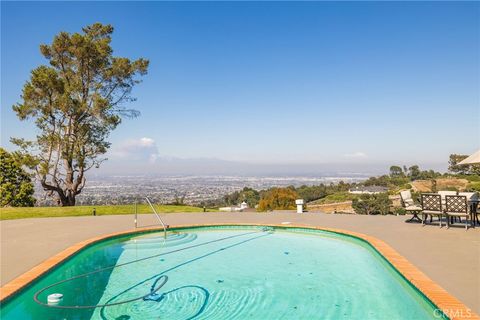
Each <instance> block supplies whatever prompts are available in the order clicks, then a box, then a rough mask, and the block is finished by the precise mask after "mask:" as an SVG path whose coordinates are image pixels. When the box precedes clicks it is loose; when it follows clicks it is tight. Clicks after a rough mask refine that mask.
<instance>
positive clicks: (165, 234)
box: [135, 197, 167, 239]
mask: <svg viewBox="0 0 480 320" xmlns="http://www.w3.org/2000/svg"><path fill="white" fill-rule="evenodd" d="M145 200H146V201H147V203H148V205H149V206H150V208H152V210H153V213H154V214H155V216H156V217H157V220H158V222H160V224H161V225H162V227H163V237H164V238H165V239H166V238H167V227H166V225H165V223H164V222H163V220H162V218H161V217H160V215H159V214H158V212H157V210H156V209H155V207H154V206H153V204H152V202H151V201H150V199H149V198H148V197H145ZM137 222H138V210H137V202H135V229H136V228H137Z"/></svg>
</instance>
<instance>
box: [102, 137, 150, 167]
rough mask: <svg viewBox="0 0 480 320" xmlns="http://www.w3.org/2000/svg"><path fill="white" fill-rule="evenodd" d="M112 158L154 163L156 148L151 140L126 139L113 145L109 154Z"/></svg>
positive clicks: (144, 138)
mask: <svg viewBox="0 0 480 320" xmlns="http://www.w3.org/2000/svg"><path fill="white" fill-rule="evenodd" d="M110 154H111V155H112V157H114V158H119V159H123V160H137V161H148V162H150V163H154V162H155V161H156V160H157V159H158V157H159V154H158V147H157V144H156V142H155V140H153V139H152V138H147V137H143V138H140V139H128V140H125V141H123V142H121V143H120V144H118V145H116V146H115V145H114V146H113V147H112V150H111V152H110Z"/></svg>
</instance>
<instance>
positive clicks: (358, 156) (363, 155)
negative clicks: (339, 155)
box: [344, 151, 368, 159]
mask: <svg viewBox="0 0 480 320" xmlns="http://www.w3.org/2000/svg"><path fill="white" fill-rule="evenodd" d="M344 157H345V158H349V159H366V158H368V156H367V154H366V153H365V152H361V151H357V152H354V153H347V154H345V155H344Z"/></svg>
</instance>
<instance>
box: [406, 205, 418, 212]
mask: <svg viewBox="0 0 480 320" xmlns="http://www.w3.org/2000/svg"><path fill="white" fill-rule="evenodd" d="M405 210H407V211H422V208H420V207H419V206H416V205H411V206H408V207H406V208H405Z"/></svg>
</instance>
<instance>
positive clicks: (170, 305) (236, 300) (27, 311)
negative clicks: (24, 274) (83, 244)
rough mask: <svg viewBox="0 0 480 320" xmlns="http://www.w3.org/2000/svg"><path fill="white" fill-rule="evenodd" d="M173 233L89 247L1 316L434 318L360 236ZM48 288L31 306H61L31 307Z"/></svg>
mask: <svg viewBox="0 0 480 320" xmlns="http://www.w3.org/2000/svg"><path fill="white" fill-rule="evenodd" d="M178 232H179V233H169V236H168V239H167V241H164V239H163V234H162V233H149V234H142V235H136V236H128V237H122V238H117V239H113V240H109V241H105V242H102V243H99V244H95V245H93V246H91V247H89V248H87V249H85V250H83V251H82V252H80V253H79V254H77V255H75V256H74V257H73V258H71V259H70V260H68V261H67V262H66V263H64V264H63V265H61V266H60V267H58V268H57V269H55V270H54V271H52V272H50V273H49V274H48V275H46V276H45V277H43V278H42V279H40V280H39V281H37V282H36V283H35V284H33V285H32V286H30V287H29V288H28V289H26V290H24V291H23V292H22V293H20V294H19V295H17V296H16V297H14V298H13V299H11V300H10V301H8V302H7V303H6V304H5V305H3V306H2V307H1V318H2V319H4V320H10V319H12V320H13V319H15V320H16V319H82V320H83V319H116V320H127V319H132V320H133V319H247V318H248V319H434V309H435V307H434V306H433V305H432V304H431V303H430V302H429V301H428V300H426V299H425V298H424V297H423V296H422V295H421V293H419V292H418V291H416V290H415V289H414V288H412V287H411V285H409V283H407V282H406V281H405V280H404V279H403V278H402V277H401V276H399V275H398V273H397V272H396V271H395V270H394V269H393V268H392V267H391V266H390V265H389V264H388V263H387V262H386V261H385V260H384V259H383V258H382V257H381V256H380V255H379V254H377V253H376V251H375V250H373V249H372V248H371V247H370V246H369V245H368V244H366V243H364V242H363V241H361V240H358V239H355V238H351V237H348V236H342V235H337V234H333V233H328V232H320V231H311V230H303V229H295V230H293V229H292V230H282V229H275V230H270V229H269V230H265V229H262V228H253V227H252V228H236V227H235V228H195V229H185V230H179V231H178ZM142 259H143V260H142ZM130 262H132V263H130ZM108 266H116V267H114V268H106V269H104V270H101V271H99V272H94V273H90V274H89V275H86V276H81V277H79V278H75V279H72V280H69V281H66V282H63V283H60V284H57V285H55V283H57V282H59V281H63V280H65V279H68V278H72V277H75V276H78V275H82V274H85V273H88V272H92V271H94V270H100V269H102V268H105V267H108ZM162 276H166V277H162ZM167 277H168V281H166V282H165V284H164V285H163V286H162V287H161V288H160V289H159V290H158V291H156V292H155V290H156V289H157V288H158V287H159V286H160V285H161V284H162V283H163V282H164V281H165V280H167V279H166V278H167ZM52 284H53V286H52V287H49V288H48V286H50V285H52ZM46 287H47V289H45V290H44V291H43V292H40V293H39V295H38V300H39V301H40V302H41V303H47V295H49V294H52V293H62V294H63V295H64V298H63V300H62V301H61V302H60V304H58V306H60V307H67V308H66V309H58V308H53V307H51V306H43V305H41V304H38V303H37V302H35V301H34V299H33V296H34V295H35V293H36V292H39V290H42V289H43V288H46ZM145 296H146V297H145ZM142 297H144V298H142ZM133 299H138V300H135V301H132V302H128V303H122V302H125V301H128V300H133ZM115 303H119V304H117V305H111V306H106V307H97V308H88V309H80V308H69V307H75V306H80V307H82V306H83V307H84V306H92V305H93V306H94V305H105V304H107V305H108V304H115Z"/></svg>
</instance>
